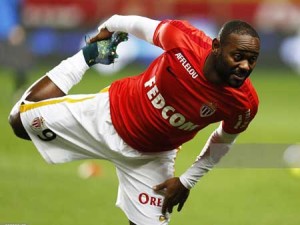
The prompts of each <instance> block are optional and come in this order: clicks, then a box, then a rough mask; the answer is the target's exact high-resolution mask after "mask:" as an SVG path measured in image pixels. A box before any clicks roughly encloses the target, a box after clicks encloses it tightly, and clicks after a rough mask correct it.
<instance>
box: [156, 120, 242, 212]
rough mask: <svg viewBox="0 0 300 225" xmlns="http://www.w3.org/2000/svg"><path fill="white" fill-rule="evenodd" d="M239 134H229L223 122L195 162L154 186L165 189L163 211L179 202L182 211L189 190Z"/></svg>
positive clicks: (215, 162) (216, 161) (157, 189)
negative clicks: (178, 174) (178, 173)
mask: <svg viewBox="0 0 300 225" xmlns="http://www.w3.org/2000/svg"><path fill="white" fill-rule="evenodd" d="M237 135H238V134H228V133H226V132H225V131H224V130H223V128H222V124H220V126H219V127H218V128H217V129H216V130H215V131H214V132H213V133H212V134H211V136H210V137H209V139H208V141H207V143H206V145H205V146H204V148H203V150H202V151H201V153H200V155H199V156H198V157H197V159H196V161H195V162H194V164H193V165H192V166H191V167H190V168H189V169H188V170H187V171H186V172H185V173H183V174H182V175H181V176H180V177H174V178H171V179H169V180H166V181H165V182H163V183H161V184H159V185H157V186H155V187H154V190H155V191H160V190H164V191H165V199H164V203H163V207H162V213H163V214H165V213H166V212H170V213H171V212H172V210H173V207H174V206H175V205H177V204H178V209H177V210H178V211H180V210H181V209H182V207H183V205H184V203H185V201H186V200H187V198H188V195H189V191H190V189H191V188H192V187H194V186H195V184H196V183H197V182H198V181H199V179H200V178H201V177H203V176H204V175H205V174H206V173H207V172H208V171H210V170H211V169H212V168H213V167H214V165H215V164H217V163H218V162H219V161H220V159H221V158H222V157H223V156H224V155H225V154H226V153H227V152H228V151H229V149H230V147H231V146H232V144H233V143H234V141H235V139H236V137H237Z"/></svg>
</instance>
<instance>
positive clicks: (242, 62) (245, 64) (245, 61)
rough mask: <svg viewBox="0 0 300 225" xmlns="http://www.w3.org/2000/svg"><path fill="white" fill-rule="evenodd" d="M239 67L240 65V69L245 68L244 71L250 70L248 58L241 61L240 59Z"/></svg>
mask: <svg viewBox="0 0 300 225" xmlns="http://www.w3.org/2000/svg"><path fill="white" fill-rule="evenodd" d="M239 67H240V69H242V70H246V71H249V70H250V65H249V62H248V60H243V61H241V62H240V65H239Z"/></svg>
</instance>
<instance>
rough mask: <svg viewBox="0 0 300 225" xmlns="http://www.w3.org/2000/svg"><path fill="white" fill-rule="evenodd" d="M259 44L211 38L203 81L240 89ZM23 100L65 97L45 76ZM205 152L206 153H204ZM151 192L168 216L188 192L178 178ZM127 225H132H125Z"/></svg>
mask: <svg viewBox="0 0 300 225" xmlns="http://www.w3.org/2000/svg"><path fill="white" fill-rule="evenodd" d="M111 35H112V33H111V32H109V31H108V30H106V29H102V30H101V31H100V32H99V33H98V34H97V35H96V36H95V37H93V38H91V39H90V40H89V42H90V43H93V42H96V41H99V40H104V39H108V38H109V37H111ZM259 50H260V41H259V39H258V38H255V37H252V36H250V35H238V34H230V35H229V37H228V38H227V40H226V41H225V42H224V43H223V44H221V42H220V40H219V39H217V38H215V39H213V42H212V52H211V53H210V54H209V56H208V57H207V60H206V62H205V65H204V70H203V72H204V76H205V77H206V79H207V80H208V81H209V82H211V83H213V84H215V85H220V86H230V87H233V88H238V87H240V86H241V85H242V84H243V83H244V81H245V80H246V79H247V78H248V77H249V75H250V74H251V72H252V70H253V69H254V67H255V65H256V61H257V57H258V55H259ZM26 95H27V97H26V100H28V101H33V102H37V101H41V100H45V99H49V98H53V97H61V96H65V93H63V92H62V91H61V90H60V89H59V88H58V87H57V86H56V85H55V84H54V83H53V82H52V81H51V80H50V79H49V78H48V77H47V76H45V77H43V78H42V79H41V80H40V81H38V82H37V83H36V84H35V85H33V87H32V88H31V89H29V90H28V91H27V93H26ZM9 122H10V124H11V126H12V128H13V130H14V132H15V134H16V135H17V136H18V137H20V138H23V139H27V140H29V139H30V138H29V137H28V134H27V133H26V131H25V129H24V127H23V125H22V123H21V119H20V113H19V112H17V113H16V114H14V115H11V116H10V118H9ZM208 152H209V151H207V153H208ZM153 189H154V190H155V191H157V192H163V193H164V195H165V198H164V202H163V206H162V214H166V213H167V212H169V213H172V211H173V207H174V206H176V205H178V208H177V211H180V210H181V209H182V207H183V205H184V203H185V202H186V200H187V198H188V196H189V193H190V190H188V189H187V188H185V187H184V186H183V184H182V183H181V182H180V180H179V178H178V177H173V178H171V179H168V180H166V181H165V182H163V183H161V184H158V185H156V186H155V187H153ZM129 223H130V225H135V224H134V223H133V222H131V221H129Z"/></svg>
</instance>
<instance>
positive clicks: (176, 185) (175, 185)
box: [153, 177, 190, 215]
mask: <svg viewBox="0 0 300 225" xmlns="http://www.w3.org/2000/svg"><path fill="white" fill-rule="evenodd" d="M153 190H155V191H163V192H164V195H165V199H164V202H163V206H162V214H163V215H165V214H166V212H169V213H172V211H173V207H174V206H175V205H177V204H178V208H177V211H178V212H179V211H180V210H181V209H182V207H183V205H184V203H185V201H186V200H187V198H188V196H189V194H190V190H189V189H187V188H185V187H184V186H183V184H182V183H181V182H180V180H179V178H178V177H173V178H171V179H168V180H166V181H165V182H163V183H161V184H159V185H156V186H155V187H153Z"/></svg>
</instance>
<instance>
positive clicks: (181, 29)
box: [153, 20, 211, 51]
mask: <svg viewBox="0 0 300 225" xmlns="http://www.w3.org/2000/svg"><path fill="white" fill-rule="evenodd" d="M210 42H211V39H210V37H208V36H206V34H205V33H204V32H203V31H201V30H199V29H197V28H195V27H194V26H192V25H191V24H190V23H189V22H187V21H183V20H163V21H162V22H161V23H160V24H159V25H158V26H157V28H156V30H155V32H154V36H153V44H154V45H156V46H158V47H160V48H162V49H164V50H165V51H168V50H171V49H173V48H189V47H193V46H195V44H196V45H197V46H200V47H206V48H210Z"/></svg>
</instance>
